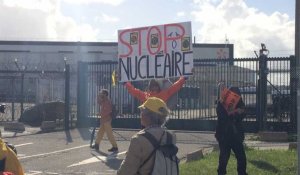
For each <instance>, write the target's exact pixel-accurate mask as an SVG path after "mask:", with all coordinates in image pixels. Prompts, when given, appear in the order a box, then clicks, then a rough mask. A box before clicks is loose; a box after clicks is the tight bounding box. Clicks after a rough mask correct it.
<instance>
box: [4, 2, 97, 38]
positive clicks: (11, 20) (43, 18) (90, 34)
mask: <svg viewBox="0 0 300 175" xmlns="http://www.w3.org/2000/svg"><path fill="white" fill-rule="evenodd" d="M9 1H11V0H9ZM17 2H20V3H17ZM26 2H30V3H31V4H32V5H31V6H30V5H27V4H24V3H23V2H21V1H17V0H12V1H11V2H10V3H8V4H7V3H6V2H4V1H0V22H1V28H0V40H46V41H48V40H55V41H78V40H81V41H96V40H97V36H98V34H99V31H98V30H95V29H93V28H92V26H90V25H88V24H80V25H79V24H77V23H76V22H75V21H74V19H72V18H70V17H66V16H63V15H62V14H61V13H60V7H59V4H58V3H57V1H56V0H43V1H38V0H37V1H34V0H29V1H26ZM34 2H36V3H34ZM39 2H40V3H41V4H38V3H39ZM33 4H35V5H33ZM45 4H47V5H45Z"/></svg>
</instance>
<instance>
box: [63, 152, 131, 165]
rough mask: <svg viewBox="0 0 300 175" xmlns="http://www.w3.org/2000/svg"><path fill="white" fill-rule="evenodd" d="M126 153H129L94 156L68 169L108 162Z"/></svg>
mask: <svg viewBox="0 0 300 175" xmlns="http://www.w3.org/2000/svg"><path fill="white" fill-rule="evenodd" d="M126 152H127V151H123V152H120V153H117V154H111V155H108V156H94V157H92V158H89V159H86V160H83V161H81V162H78V163H75V164H72V165H70V166H68V168H70V167H74V166H79V165H86V164H90V163H95V162H100V161H102V162H107V160H110V159H117V158H118V156H120V155H122V154H125V153H126Z"/></svg>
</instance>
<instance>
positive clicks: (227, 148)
mask: <svg viewBox="0 0 300 175" xmlns="http://www.w3.org/2000/svg"><path fill="white" fill-rule="evenodd" d="M219 147H220V155H219V166H218V175H224V174H226V167H227V163H228V160H229V157H230V153H231V150H232V151H233V152H234V154H235V157H236V160H237V172H238V175H247V173H246V166H247V163H246V154H245V149H244V145H243V141H234V140H232V141H224V142H219Z"/></svg>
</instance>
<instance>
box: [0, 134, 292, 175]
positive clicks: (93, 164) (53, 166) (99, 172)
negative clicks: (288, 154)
mask: <svg viewBox="0 0 300 175" xmlns="http://www.w3.org/2000/svg"><path fill="white" fill-rule="evenodd" d="M0 129H1V128H0ZM1 130H2V135H3V137H4V138H5V140H7V141H9V142H10V143H12V144H14V145H15V146H16V147H17V150H18V157H19V159H20V161H21V164H22V165H23V168H24V170H25V172H26V174H27V175H47V174H49V175H71V174H72V175H73V174H74V175H85V174H88V175H110V174H115V172H116V170H117V169H118V168H119V166H120V163H121V162H122V160H123V159H124V157H125V152H126V150H127V149H128V146H129V142H130V138H131V136H132V135H134V134H135V133H136V132H137V131H136V130H118V129H116V130H115V131H114V132H115V133H114V134H115V136H116V140H117V143H118V146H119V152H118V153H114V154H112V153H109V152H107V149H109V148H110V147H111V145H110V143H109V142H108V141H107V139H106V138H105V139H104V141H103V142H102V143H101V145H100V150H101V152H99V153H98V152H95V151H93V150H91V149H90V148H89V142H90V133H91V131H90V130H89V129H73V130H70V131H69V132H66V131H56V132H50V133H41V134H38V132H39V128H26V131H25V132H23V133H13V132H3V129H1ZM174 132H175V133H176V137H177V146H178V147H179V152H178V157H179V158H180V159H183V158H184V157H185V156H186V155H187V154H188V153H191V152H193V151H196V150H199V149H201V148H206V147H212V146H214V145H216V144H217V143H216V140H215V138H214V133H213V132H188V131H174ZM246 144H247V145H248V146H251V147H259V148H260V149H270V148H272V149H287V148H288V144H289V143H270V142H260V141H249V140H247V141H246Z"/></svg>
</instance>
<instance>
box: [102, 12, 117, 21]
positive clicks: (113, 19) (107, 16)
mask: <svg viewBox="0 0 300 175" xmlns="http://www.w3.org/2000/svg"><path fill="white" fill-rule="evenodd" d="M99 20H101V21H102V20H103V21H104V22H111V23H115V22H118V21H119V18H117V17H113V16H109V15H107V14H104V13H103V14H102V15H101V17H99Z"/></svg>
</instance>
